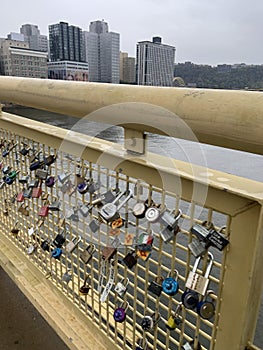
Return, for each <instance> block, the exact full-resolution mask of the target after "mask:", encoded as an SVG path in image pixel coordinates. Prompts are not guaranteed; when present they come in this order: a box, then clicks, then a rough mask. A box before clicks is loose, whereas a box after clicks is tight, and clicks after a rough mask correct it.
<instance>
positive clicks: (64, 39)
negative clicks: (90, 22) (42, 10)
mask: <svg viewBox="0 0 263 350" xmlns="http://www.w3.org/2000/svg"><path fill="white" fill-rule="evenodd" d="M48 28H49V48H50V60H51V61H52V62H56V61H75V62H84V55H83V36H82V29H80V28H79V27H75V26H72V25H68V23H66V22H60V23H57V24H51V25H49V26H48Z"/></svg>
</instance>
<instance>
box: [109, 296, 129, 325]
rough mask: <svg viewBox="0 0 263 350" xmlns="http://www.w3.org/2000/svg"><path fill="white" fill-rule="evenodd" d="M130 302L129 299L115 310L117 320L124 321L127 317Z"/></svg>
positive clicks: (114, 316)
mask: <svg viewBox="0 0 263 350" xmlns="http://www.w3.org/2000/svg"><path fill="white" fill-rule="evenodd" d="M128 307H129V303H128V302H127V301H125V302H123V303H122V304H121V306H120V307H117V309H115V310H114V313H113V318H114V320H115V322H119V323H122V322H124V321H125V319H126V312H127V310H128Z"/></svg>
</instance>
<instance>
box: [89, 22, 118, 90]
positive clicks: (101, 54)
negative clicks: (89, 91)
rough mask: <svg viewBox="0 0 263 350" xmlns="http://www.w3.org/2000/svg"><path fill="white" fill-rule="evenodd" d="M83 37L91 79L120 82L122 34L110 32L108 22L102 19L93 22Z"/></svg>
mask: <svg viewBox="0 0 263 350" xmlns="http://www.w3.org/2000/svg"><path fill="white" fill-rule="evenodd" d="M83 37H84V47H85V50H84V52H85V61H87V62H88V63H89V81H94V82H104V83H114V84H119V82H120V56H119V54H120V34H119V33H114V32H109V31H108V23H106V22H104V21H103V20H102V21H94V22H91V23H90V26H89V32H84V34H83Z"/></svg>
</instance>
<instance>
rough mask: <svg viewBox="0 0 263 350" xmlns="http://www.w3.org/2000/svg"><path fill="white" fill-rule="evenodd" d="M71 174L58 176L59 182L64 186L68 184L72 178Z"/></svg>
mask: <svg viewBox="0 0 263 350" xmlns="http://www.w3.org/2000/svg"><path fill="white" fill-rule="evenodd" d="M70 175H71V173H63V174H60V175H58V180H59V182H60V183H61V184H64V183H65V182H67V181H68V180H69V178H70Z"/></svg>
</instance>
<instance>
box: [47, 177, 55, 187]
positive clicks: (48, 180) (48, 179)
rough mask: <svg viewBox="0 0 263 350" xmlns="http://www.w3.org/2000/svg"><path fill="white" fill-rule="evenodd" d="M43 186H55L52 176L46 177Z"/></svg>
mask: <svg viewBox="0 0 263 350" xmlns="http://www.w3.org/2000/svg"><path fill="white" fill-rule="evenodd" d="M45 184H46V186H47V187H53V186H54V185H55V178H54V176H48V177H47V178H46V180H45Z"/></svg>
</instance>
